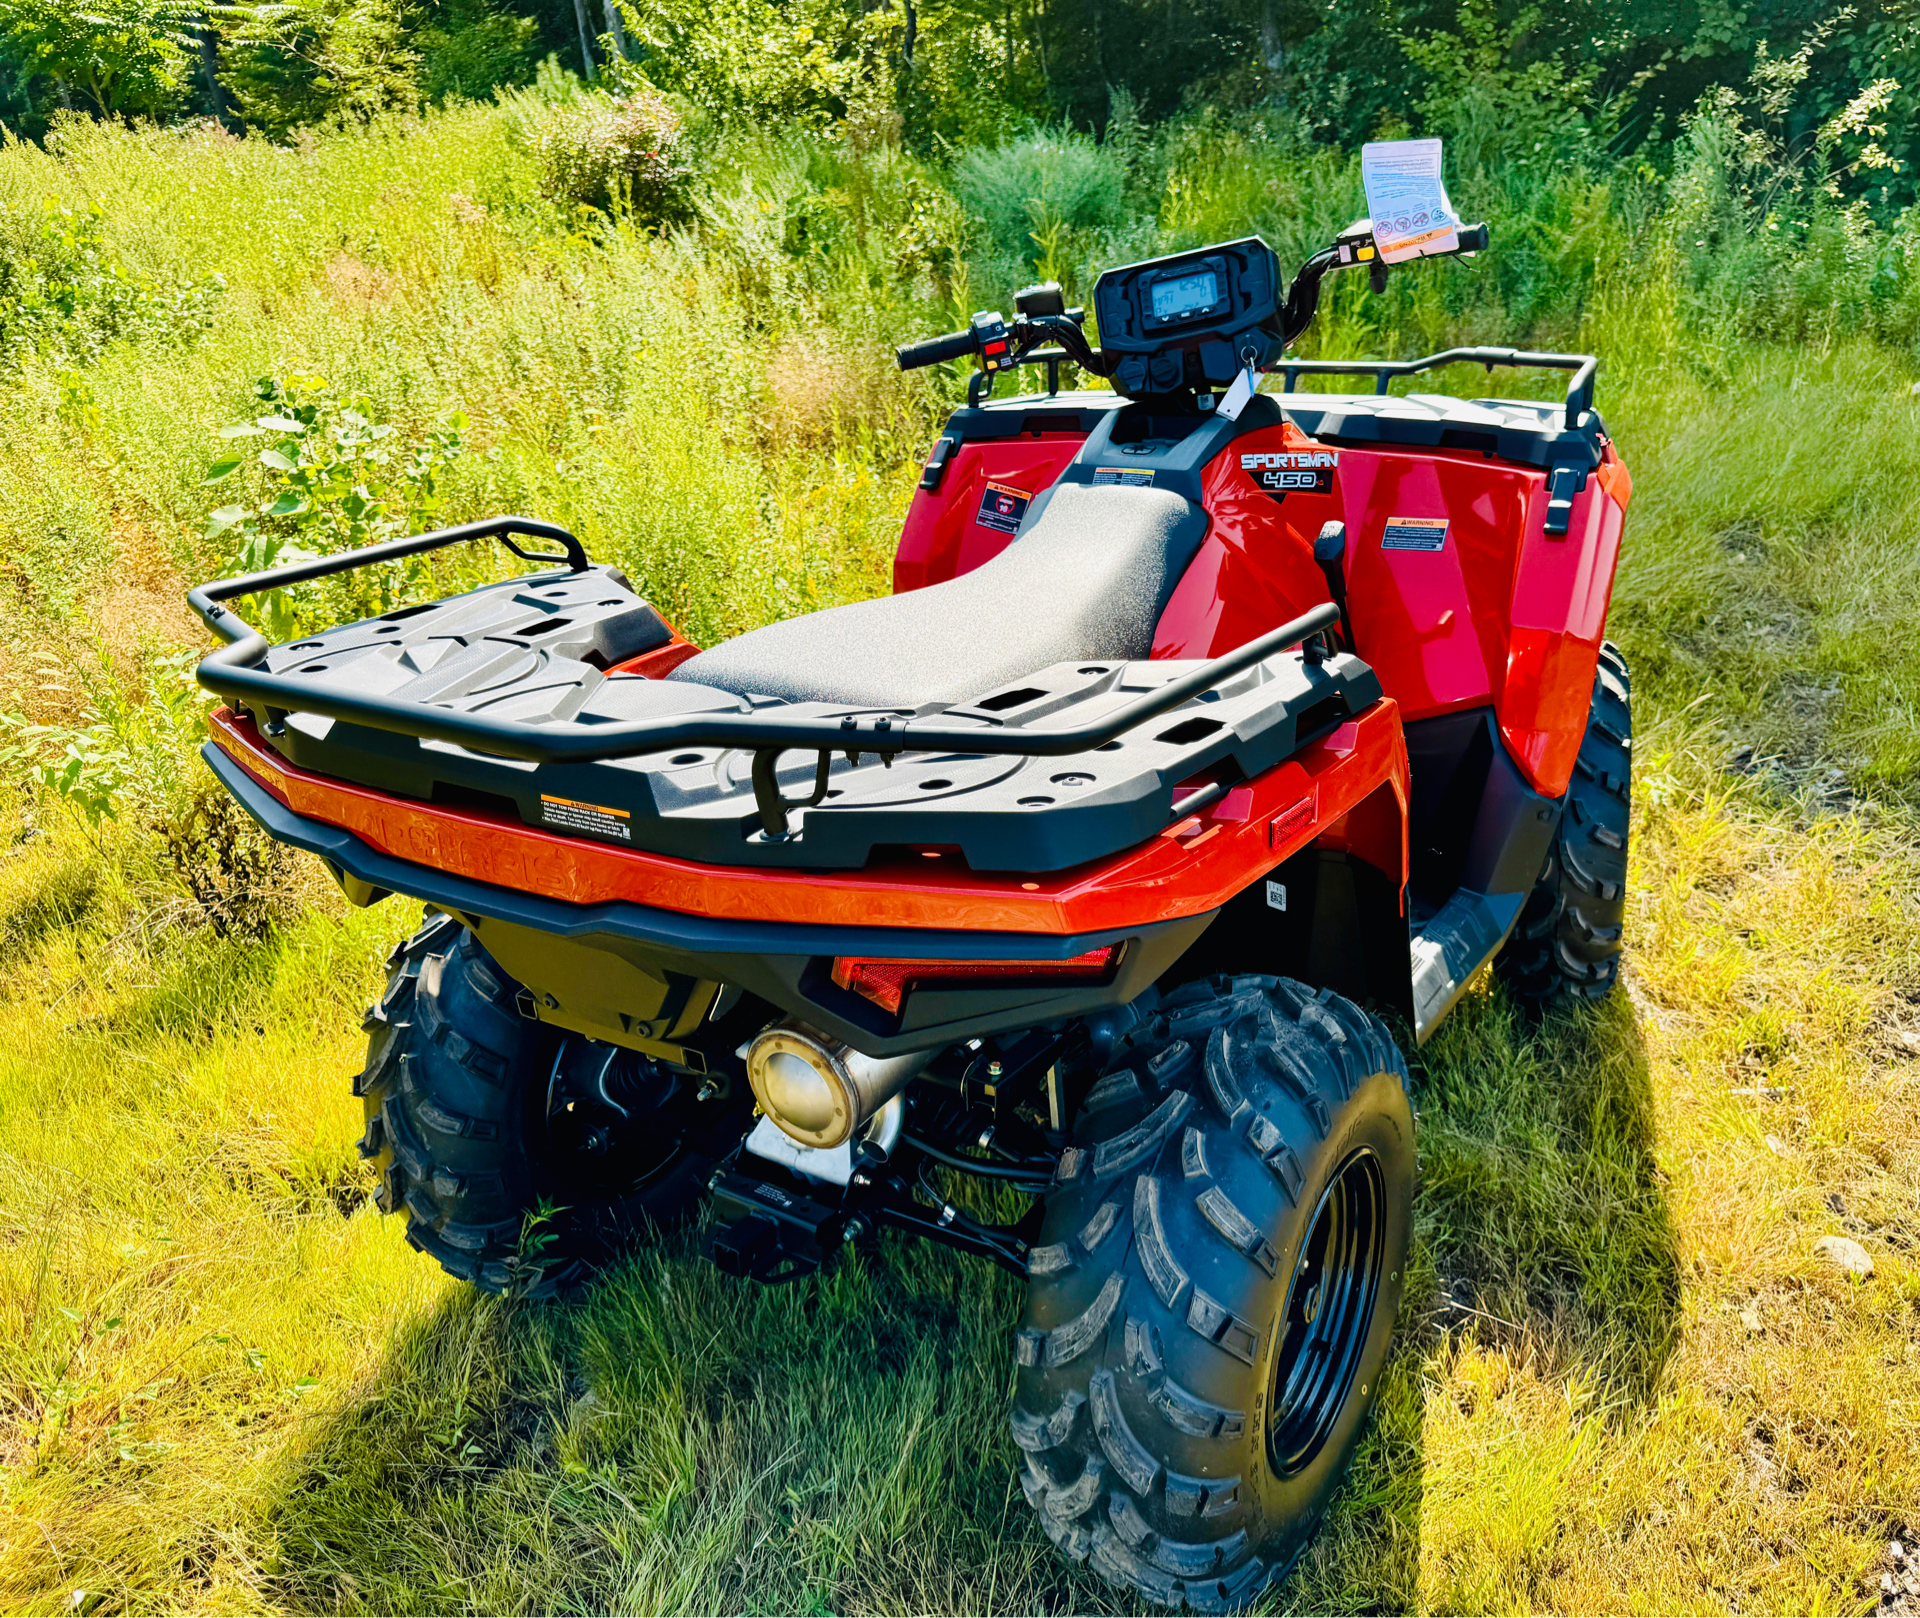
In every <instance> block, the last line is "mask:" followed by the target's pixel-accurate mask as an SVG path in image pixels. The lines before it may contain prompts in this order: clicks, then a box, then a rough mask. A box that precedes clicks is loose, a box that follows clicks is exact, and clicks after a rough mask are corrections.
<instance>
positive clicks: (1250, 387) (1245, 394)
mask: <svg viewBox="0 0 1920 1618" xmlns="http://www.w3.org/2000/svg"><path fill="white" fill-rule="evenodd" d="M1259 386H1260V373H1259V372H1258V371H1256V370H1255V369H1254V368H1253V367H1252V366H1251V365H1249V366H1248V367H1247V368H1246V369H1245V370H1244V371H1242V372H1241V373H1240V374H1239V375H1238V376H1236V377H1235V378H1234V379H1233V386H1232V387H1230V388H1228V389H1227V391H1226V392H1225V393H1224V394H1222V395H1221V396H1220V402H1219V403H1218V404H1217V405H1215V406H1214V407H1213V413H1214V414H1215V415H1216V416H1225V417H1226V418H1227V420H1228V421H1238V420H1239V419H1240V412H1241V411H1243V410H1245V409H1246V408H1247V403H1248V401H1249V400H1251V399H1252V398H1253V395H1254V392H1255V390H1256V389H1258V388H1259Z"/></svg>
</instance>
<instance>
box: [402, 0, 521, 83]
mask: <svg viewBox="0 0 1920 1618" xmlns="http://www.w3.org/2000/svg"><path fill="white" fill-rule="evenodd" d="M539 34H540V25H539V24H538V23H537V22H535V21H534V20H533V19H532V18H531V17H519V16H511V15H509V14H507V13H505V12H500V11H495V10H494V9H493V8H492V7H491V6H490V5H487V4H485V3H484V0H456V3H455V4H453V5H451V6H449V7H448V8H447V10H446V12H445V14H444V15H443V16H442V17H440V18H439V19H438V20H436V21H434V22H432V23H430V24H428V25H427V26H426V27H424V28H422V29H421V30H420V31H419V33H418V34H416V35H415V36H414V43H415V44H416V45H417V46H418V47H419V50H420V89H421V93H422V94H424V95H425V96H426V97H427V99H428V100H430V101H444V100H446V98H447V97H448V96H466V97H468V98H470V99H477V98H478V97H480V96H484V95H486V94H487V93H488V92H489V91H492V90H495V89H498V88H500V87H502V86H506V85H520V84H526V83H528V82H529V81H530V80H531V79H532V78H533V75H534V55H533V51H534V46H535V43H536V41H537V40H538V38H539Z"/></svg>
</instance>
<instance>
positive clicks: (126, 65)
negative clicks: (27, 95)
mask: <svg viewBox="0 0 1920 1618" xmlns="http://www.w3.org/2000/svg"><path fill="white" fill-rule="evenodd" d="M202 16H203V14H202V9H201V7H200V6H199V5H197V4H189V3H187V0H0V60H4V61H5V62H6V63H7V65H8V66H10V67H12V69H13V71H14V73H15V74H16V75H19V76H20V77H23V78H25V79H27V80H29V81H31V80H33V79H35V78H45V79H47V80H50V81H51V82H52V84H53V86H54V95H55V97H56V99H58V100H60V101H62V102H63V103H66V104H71V105H76V106H77V105H81V104H83V103H89V102H90V103H91V104H92V110H94V111H96V112H98V113H99V115H100V116H101V117H103V118H115V117H123V118H124V117H148V118H159V117H164V116H166V115H167V114H168V113H171V112H172V111H174V110H175V109H176V108H177V107H178V106H179V105H180V103H181V101H182V99H183V98H184V96H185V92H186V85H187V80H188V78H189V77H190V75H191V74H192V72H193V68H194V65H195V63H196V62H197V60H198V56H199V48H200V47H199V39H198V32H197V31H198V29H199V27H200V26H201V23H202Z"/></svg>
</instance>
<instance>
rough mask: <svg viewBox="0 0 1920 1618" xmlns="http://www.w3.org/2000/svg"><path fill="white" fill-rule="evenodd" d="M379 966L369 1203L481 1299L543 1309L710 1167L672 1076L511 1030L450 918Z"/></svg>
mask: <svg viewBox="0 0 1920 1618" xmlns="http://www.w3.org/2000/svg"><path fill="white" fill-rule="evenodd" d="M387 964H388V968H389V971H390V974H391V975H390V977H389V979H388V982H387V990H386V993H385V994H384V995H383V996H382V997H381V999H380V1003H379V1004H378V1005H376V1006H374V1007H372V1008H371V1009H370V1010H369V1011H368V1012H367V1017H366V1027H367V1033H368V1041H367V1065H366V1069H365V1071H363V1072H362V1073H361V1074H360V1076H359V1077H358V1078H357V1079H355V1081H354V1093H355V1094H356V1095H358V1096H360V1097H362V1098H363V1101H364V1105H365V1108H366V1126H367V1128H366V1134H365V1135H364V1136H363V1137H362V1138H361V1140H360V1143H359V1146H360V1155H361V1156H362V1157H363V1158H366V1159H368V1160H369V1161H371V1162H372V1164H373V1166H374V1169H375V1171H376V1173H377V1174H378V1176H379V1188H378V1190H377V1192H376V1193H375V1200H376V1202H377V1203H378V1204H379V1207H380V1210H381V1211H382V1212H383V1213H390V1214H393V1213H403V1214H404V1215H405V1216H406V1221H407V1241H408V1242H409V1243H410V1244H411V1245H412V1246H413V1247H415V1248H417V1249H418V1250H419V1251H421V1252H423V1253H426V1254H428V1255H430V1256H431V1257H433V1258H435V1259H437V1260H438V1261H439V1262H440V1265H441V1267H442V1268H443V1269H445V1270H446V1271H447V1272H448V1273H449V1274H452V1275H455V1276H458V1277H459V1278H460V1279H461V1280H463V1281H471V1282H473V1283H474V1284H475V1285H476V1286H479V1287H482V1288H484V1289H485V1290H487V1291H490V1292H506V1291H512V1292H515V1293H518V1294H520V1295H522V1296H528V1297H544V1296H547V1295H549V1294H552V1293H554V1292H557V1291H560V1290H563V1289H565V1288H567V1287H570V1286H574V1285H577V1284H578V1283H580V1282H581V1281H584V1280H585V1279H587V1277H588V1276H590V1275H591V1274H592V1273H593V1271H594V1270H595V1269H596V1268H598V1267H599V1266H601V1265H603V1264H605V1263H606V1262H607V1261H608V1260H609V1259H611V1258H613V1257H615V1256H617V1255H618V1254H619V1253H620V1252H622V1251H624V1250H625V1249H627V1248H629V1247H631V1246H632V1245H634V1244H635V1242H636V1241H638V1240H640V1239H641V1238H643V1237H644V1236H646V1235H647V1234H649V1233H650V1232H652V1231H653V1230H655V1229H657V1228H662V1227H665V1226H668V1225H670V1224H672V1223H673V1222H674V1221H676V1220H677V1219H679V1218H680V1217H682V1216H683V1215H684V1214H685V1213H686V1212H687V1211H688V1210H689V1209H690V1208H691V1207H693V1206H694V1204H695V1203H696V1202H697V1201H698V1199H699V1198H700V1196H701V1195H702V1194H703V1192H704V1190H705V1181H706V1175H707V1173H708V1171H709V1169H710V1168H711V1166H712V1163H713V1161H714V1156H715V1153H714V1152H713V1151H712V1150H711V1149H710V1148H709V1149H703V1146H702V1144H701V1143H702V1141H703V1140H704V1138H705V1134H704V1132H703V1131H702V1130H701V1129H700V1128H698V1127H697V1125H696V1120H697V1118H698V1112H697V1108H698V1103H697V1101H696V1099H695V1097H694V1096H693V1095H692V1094H690V1093H689V1092H688V1089H687V1081H686V1080H685V1078H684V1076H681V1075H676V1074H673V1073H671V1072H668V1071H666V1070H663V1069H660V1068H658V1067H657V1066H656V1065H655V1064H652V1063H650V1062H648V1061H647V1059H646V1058H644V1057H641V1056H639V1055H638V1054H637V1053H635V1052H630V1051H624V1050H621V1049H620V1048H619V1047H617V1046H612V1045H604V1044H599V1043H597V1042H595V1041H592V1040H588V1039H586V1038H584V1037H582V1036H581V1035H578V1034H568V1033H562V1032H561V1031H559V1030H557V1029H553V1028H549V1027H547V1026H546V1025H545V1024H542V1023H539V1022H535V1021H532V1020H531V1019H529V1018H526V1017H523V1016H522V1015H521V1013H520V1008H519V1000H520V993H521V991H520V986H519V985H518V984H517V983H515V982H514V981H513V980H512V979H511V978H509V977H508V976H507V975H506V973H505V972H503V971H502V970H501V969H500V967H499V965H498V964H497V963H496V962H495V961H494V960H493V958H492V957H491V956H490V955H488V954H487V952H486V951H485V950H484V949H482V948H481V947H480V943H479V941H478V940H477V939H476V938H474V936H473V934H472V933H470V932H469V931H468V930H467V929H466V928H465V927H463V926H461V924H460V923H459V922H458V921H456V920H455V919H454V918H453V917H452V916H447V915H431V916H429V917H428V918H427V920H426V922H425V924H424V925H423V926H422V927H421V928H420V930H419V931H418V932H417V933H415V934H414V936H413V937H412V938H410V939H408V940H407V941H406V942H405V943H404V944H401V945H400V946H399V947H398V948H396V949H395V950H394V952H393V955H392V957H391V958H390V959H389V960H388V963H387ZM580 1074H585V1075H586V1076H587V1078H588V1080H589V1083H588V1084H587V1085H585V1086H582V1085H580V1084H579V1083H577V1082H575V1080H576V1076H577V1075H580ZM602 1097H609V1098H611V1099H612V1100H613V1101H614V1102H615V1103H617V1105H615V1106H613V1107H611V1108H610V1107H608V1106H607V1105H605V1104H604V1103H603V1102H602V1100H601V1098H602ZM622 1112H625V1113H626V1114H627V1115H628V1122H627V1124H626V1126H625V1128H624V1129H623V1128H622V1127H620V1126H621V1123H622V1120H621V1118H620V1114H621V1113H622ZM736 1135H737V1131H736Z"/></svg>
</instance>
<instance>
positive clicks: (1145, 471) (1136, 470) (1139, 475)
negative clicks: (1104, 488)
mask: <svg viewBox="0 0 1920 1618" xmlns="http://www.w3.org/2000/svg"><path fill="white" fill-rule="evenodd" d="M1152 481H1153V469H1152V468H1151V467H1147V468H1141V467H1137V466H1096V467H1095V468H1094V469H1093V483H1094V487H1095V488H1098V487H1099V486H1100V485H1101V484H1103V483H1120V484H1126V485H1128V486H1130V487H1134V488H1138V487H1140V486H1141V485H1143V484H1148V483H1151V482H1152Z"/></svg>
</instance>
